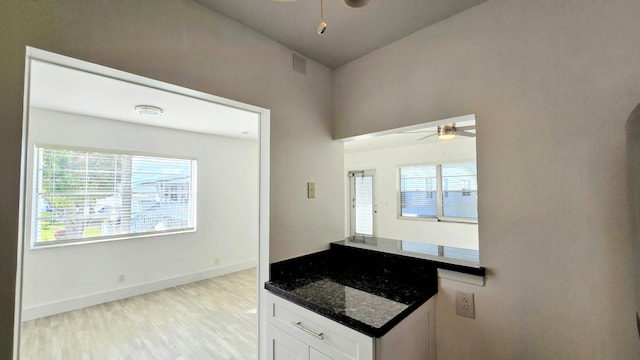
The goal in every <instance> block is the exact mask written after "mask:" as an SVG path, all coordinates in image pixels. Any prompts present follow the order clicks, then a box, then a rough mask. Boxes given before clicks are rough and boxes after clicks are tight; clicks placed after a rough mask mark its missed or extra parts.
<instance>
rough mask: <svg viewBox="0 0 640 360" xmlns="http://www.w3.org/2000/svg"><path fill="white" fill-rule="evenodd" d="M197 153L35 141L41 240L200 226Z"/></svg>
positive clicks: (36, 235)
mask: <svg viewBox="0 0 640 360" xmlns="http://www.w3.org/2000/svg"><path fill="white" fill-rule="evenodd" d="M195 165H196V161H195V160H193V159H184V158H172V157H161V156H154V155H138V154H127V153H122V152H101V151H93V150H78V149H69V148H57V147H37V148H36V159H35V165H34V166H35V170H36V171H35V174H36V179H35V186H34V207H33V209H34V211H33V215H32V216H33V224H34V228H33V231H32V233H33V241H32V244H33V246H35V247H38V246H49V245H56V244H66V243H78V242H91V241H103V240H110V239H122V238H129V237H135V236H140V235H148V234H162V233H173V232H180V231H191V230H195V201H196V198H195V187H194V184H195V182H194V178H195Z"/></svg>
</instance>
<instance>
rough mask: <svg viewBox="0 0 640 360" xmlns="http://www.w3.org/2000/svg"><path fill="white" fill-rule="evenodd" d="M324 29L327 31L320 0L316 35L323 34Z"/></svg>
mask: <svg viewBox="0 0 640 360" xmlns="http://www.w3.org/2000/svg"><path fill="white" fill-rule="evenodd" d="M325 31H327V23H326V22H324V13H323V6H322V0H320V25H318V35H322V34H324V32H325Z"/></svg>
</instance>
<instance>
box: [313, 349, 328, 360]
mask: <svg viewBox="0 0 640 360" xmlns="http://www.w3.org/2000/svg"><path fill="white" fill-rule="evenodd" d="M309 360H333V359H331V358H330V357H328V356H327V355H325V354H323V353H321V352H320V351H318V350H316V349H314V348H309Z"/></svg>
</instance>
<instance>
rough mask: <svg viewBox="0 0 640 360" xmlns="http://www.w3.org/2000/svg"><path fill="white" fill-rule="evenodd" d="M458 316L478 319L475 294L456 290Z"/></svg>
mask: <svg viewBox="0 0 640 360" xmlns="http://www.w3.org/2000/svg"><path fill="white" fill-rule="evenodd" d="M456 314H458V315H460V316H466V317H468V318H472V319H475V318H476V306H475V303H474V301H473V293H467V292H462V291H458V290H456Z"/></svg>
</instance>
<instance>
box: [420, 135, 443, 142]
mask: <svg viewBox="0 0 640 360" xmlns="http://www.w3.org/2000/svg"><path fill="white" fill-rule="evenodd" d="M436 135H438V134H431V135H427V136H423V137H421V138H420V139H418V140H416V141H420V140H424V139H426V138H430V137H433V136H436Z"/></svg>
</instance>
